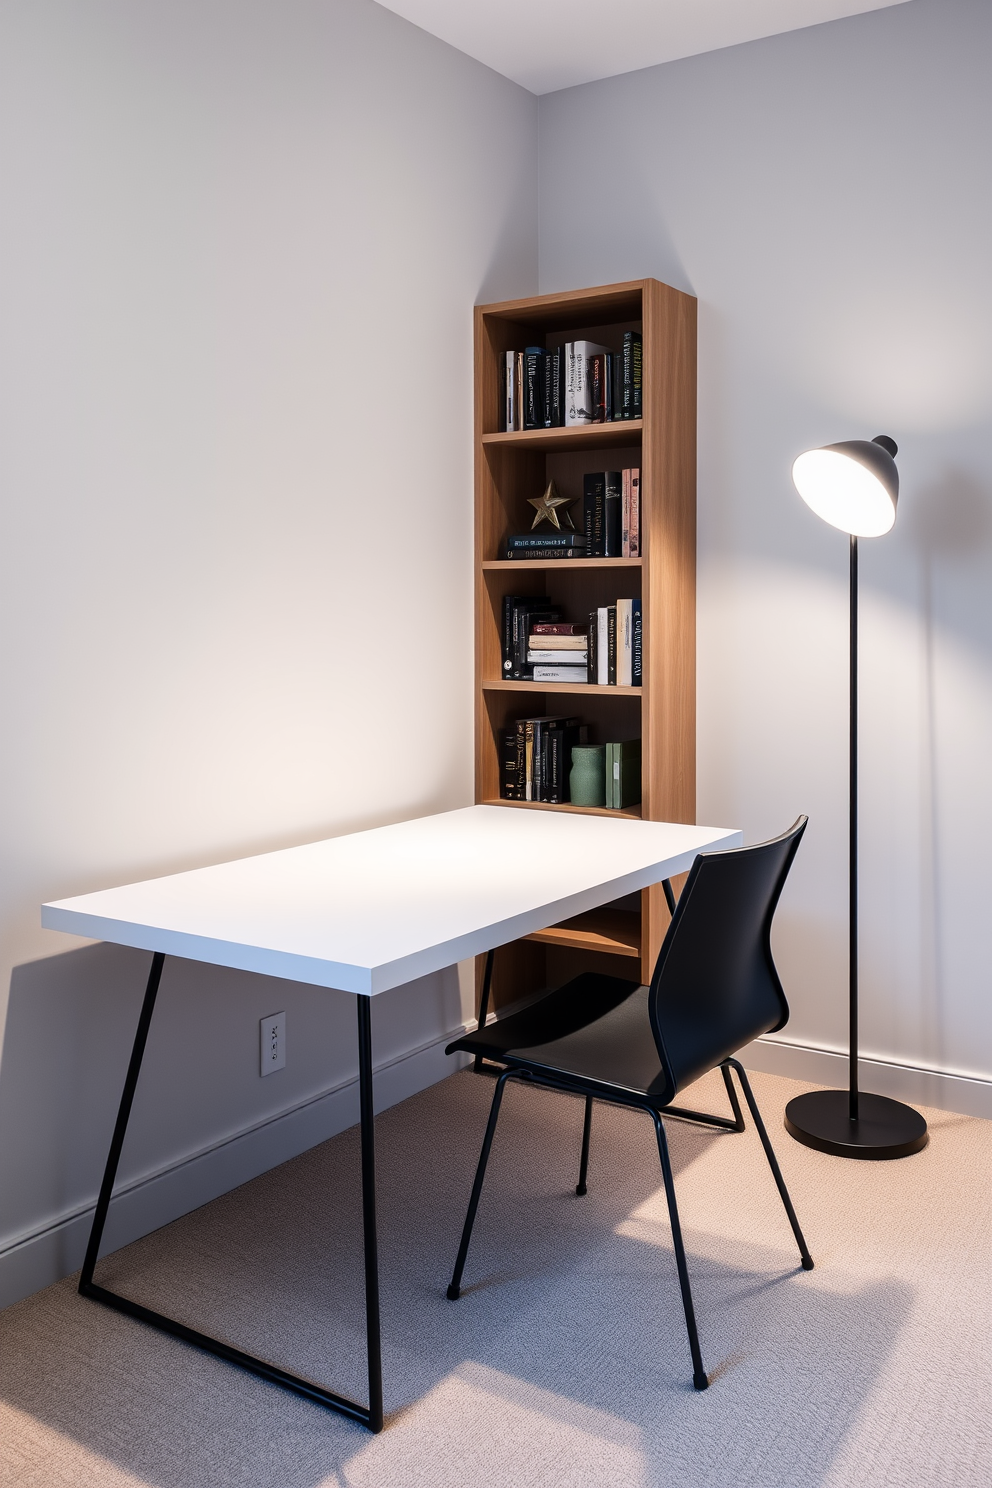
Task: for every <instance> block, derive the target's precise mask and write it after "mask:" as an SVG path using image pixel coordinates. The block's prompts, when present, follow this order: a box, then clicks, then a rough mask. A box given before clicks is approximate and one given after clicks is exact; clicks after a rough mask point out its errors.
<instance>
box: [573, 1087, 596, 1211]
mask: <svg viewBox="0 0 992 1488" xmlns="http://www.w3.org/2000/svg"><path fill="white" fill-rule="evenodd" d="M591 1131H592V1096H591V1095H587V1096H586V1110H585V1115H584V1116H583V1118H582V1156H581V1157H580V1158H579V1181H578V1183H577V1184H576V1185H575V1192H576V1193H577V1194H578V1196H579V1198H580V1199H581V1197H582V1195H583V1194H584V1193H586V1192H587V1190H586V1175H587V1173H588V1171H589V1134H590V1132H591Z"/></svg>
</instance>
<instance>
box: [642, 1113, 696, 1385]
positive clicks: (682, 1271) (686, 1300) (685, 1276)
mask: <svg viewBox="0 0 992 1488" xmlns="http://www.w3.org/2000/svg"><path fill="white" fill-rule="evenodd" d="M651 1115H652V1116H653V1117H654V1127H655V1131H656V1132H657V1135H658V1155H659V1157H660V1158H661V1172H662V1176H663V1177H664V1180H665V1196H666V1198H667V1199H668V1215H669V1219H670V1220H671V1224H672V1243H673V1245H674V1246H675V1265H676V1268H677V1269H678V1273H679V1286H680V1288H681V1290H682V1307H683V1309H684V1311H685V1326H686V1332H687V1333H688V1335H689V1352H690V1354H691V1355H692V1383H693V1385H694V1386H695V1388H696V1389H697V1390H705V1389H706V1388H707V1387H708V1385H709V1380H708V1379H707V1378H706V1371H705V1369H704V1368H703V1356H702V1354H701V1353H700V1351H699V1334H698V1333H697V1332H696V1314H695V1310H694V1309H693V1305H692V1290H691V1288H690V1286H689V1268H688V1267H687V1265H686V1263H685V1246H684V1244H683V1243H682V1226H681V1225H680V1224H679V1208H678V1204H677V1203H676V1202H675V1179H674V1178H673V1176H672V1162H671V1158H670V1157H669V1155H668V1139H667V1137H666V1136H665V1127H664V1123H663V1122H662V1119H661V1117H660V1116H659V1115H658V1112H657V1111H652V1112H651Z"/></svg>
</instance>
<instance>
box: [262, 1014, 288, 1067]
mask: <svg viewBox="0 0 992 1488" xmlns="http://www.w3.org/2000/svg"><path fill="white" fill-rule="evenodd" d="M258 1031H259V1035H260V1055H261V1073H262V1074H263V1075H272V1074H275V1072H276V1070H281V1069H285V1068H286V1014H285V1013H273V1014H272V1016H271V1018H263V1019H262V1021H261V1022H260V1023H259V1025H258Z"/></svg>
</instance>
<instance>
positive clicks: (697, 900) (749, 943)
mask: <svg viewBox="0 0 992 1488" xmlns="http://www.w3.org/2000/svg"><path fill="white" fill-rule="evenodd" d="M806 821H807V818H806V817H805V816H801V817H800V818H799V820H798V821H797V822H796V824H795V826H793V827H790V829H789V831H788V832H785V833H783V835H782V836H781V837H775V838H773V839H772V841H771V842H760V843H758V844H757V845H756V846H754V847H739V848H731V849H729V850H728V851H726V852H708V853H700V854H699V856H698V857H697V858H696V861H695V862H694V863H693V865H692V867H691V869H690V870H689V876H688V878H687V879H686V882H685V887H684V888H683V890H682V893H681V894H680V896H679V901H678V904H677V905H676V906H675V913H674V915H673V916H672V921H671V924H670V925H669V927H668V933H667V935H666V936H665V939H664V942H663V944H662V947H661V952H660V954H659V956H658V963H657V965H656V966H655V969H654V976H653V977H652V978H651V989H650V993H649V996H648V1010H649V1013H650V1018H651V1027H652V1029H653V1031H654V1036H655V1041H656V1042H657V1045H658V1053H659V1054H660V1056H661V1066H662V1071H663V1073H664V1076H665V1082H666V1099H668V1100H671V1099H673V1097H674V1096H675V1094H676V1092H677V1091H678V1090H680V1089H682V1088H683V1086H685V1085H688V1084H690V1083H691V1082H692V1081H693V1080H695V1079H698V1077H699V1076H700V1075H701V1074H704V1073H705V1072H706V1071H707V1070H710V1069H714V1068H715V1067H716V1066H717V1065H718V1064H720V1063H721V1062H722V1061H723V1060H724V1059H726V1058H727V1057H728V1056H729V1055H731V1054H733V1053H734V1052H735V1051H736V1050H737V1049H740V1048H742V1047H743V1045H744V1044H746V1043H749V1042H750V1040H751V1039H753V1038H757V1037H758V1035H759V1034H762V1033H770V1032H771V1031H772V1030H773V1029H777V1028H781V1027H783V1025H784V1024H785V1023H786V1022H787V1020H788V1017H789V1004H788V1003H787V1002H786V1000H785V993H784V991H783V990H782V983H781V982H780V981H779V977H778V972H777V971H776V970H775V963H774V961H773V960H772V946H771V929H772V918H773V916H774V914H775V909H776V906H777V905H778V901H779V895H780V894H781V892H782V887H783V885H784V883H785V880H786V878H787V877H788V873H789V869H790V868H791V867H792V860H793V858H794V857H795V855H796V851H797V849H798V847H799V841H800V838H801V837H802V835H803V832H804V831H805V830H806ZM669 1087H670V1088H669Z"/></svg>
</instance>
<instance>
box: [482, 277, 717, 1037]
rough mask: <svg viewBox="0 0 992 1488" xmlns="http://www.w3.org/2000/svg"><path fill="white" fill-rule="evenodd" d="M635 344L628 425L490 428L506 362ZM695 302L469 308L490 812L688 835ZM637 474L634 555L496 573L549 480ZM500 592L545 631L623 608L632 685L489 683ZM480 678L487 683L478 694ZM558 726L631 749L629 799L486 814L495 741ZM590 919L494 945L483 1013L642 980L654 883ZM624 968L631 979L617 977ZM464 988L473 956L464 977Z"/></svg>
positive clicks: (496, 672) (647, 966)
mask: <svg viewBox="0 0 992 1488" xmlns="http://www.w3.org/2000/svg"><path fill="white" fill-rule="evenodd" d="M627 331H639V332H640V334H641V348H642V368H643V400H642V408H643V417H642V418H641V419H636V420H634V419H629V420H620V421H617V422H615V423H603V424H592V425H587V426H585V427H582V428H565V429H527V430H520V431H514V432H511V433H505V432H503V431H502V429H501V418H502V414H503V399H502V396H501V387H500V382H501V371H502V370H503V369H505V365H506V352H508V351H520V350H522V349H523V348H524V347H527V346H533V345H540V346H544V347H546V348H548V349H551V348H552V347H554V346H559V345H562V344H564V343H565V342H567V341H572V340H588V341H591V342H594V343H597V344H599V345H602V346H605V347H607V348H608V349H610V350H611V351H614V352H616V351H617V350H618V349H619V348H622V345H623V337H624V334H625V333H626V332H627ZM695 462H696V302H695V300H694V299H693V298H692V297H691V296H689V295H686V294H683V293H681V292H680V291H679V290H676V289H672V288H670V287H669V286H668V285H665V284H661V283H660V282H659V281H658V280H656V279H639V280H635V281H632V282H630V283H626V284H612V285H605V286H600V287H598V288H593V289H587V290H579V291H576V292H573V293H569V294H554V295H538V296H535V297H533V298H531V299H526V300H512V301H503V302H502V303H500V304H495V305H479V306H477V307H476V310H475V578H476V583H475V675H476V679H477V680H476V688H475V710H476V711H475V718H476V749H475V774H476V800H477V801H485V802H488V803H491V804H497V803H498V804H499V805H502V806H505V807H507V808H508V809H511V810H512V809H521V808H522V809H524V810H528V811H583V812H586V813H588V814H592V815H602V816H625V817H628V818H631V819H635V820H636V819H638V818H642V817H643V818H644V819H645V820H648V821H682V822H693V821H695V815H696V784H695V755H696V735H695V692H696V676H695V647H696V642H695V603H696V601H695V582H696V574H695V553H696V463H695ZM631 465H635V466H638V467H639V469H640V473H641V474H640V490H641V553H642V556H641V557H640V558H581V559H573V560H571V561H569V562H562V561H561V560H560V559H554V558H551V559H542V558H531V559H506V558H504V557H503V556H502V555H503V554H504V553H505V552H506V542H507V538H508V537H509V536H510V535H511V534H513V533H517V532H524V531H526V530H528V529H529V528H530V526H531V522H532V520H533V508H532V507H530V506H529V505H528V501H529V500H531V499H532V498H536V497H539V496H540V495H541V494H542V492H543V491H544V489H545V487H546V485H547V483H548V482H549V481H550V480H554V481H555V482H556V484H557V485H558V487H559V489H560V491H561V492H562V494H563V495H565V496H573V495H574V496H581V492H582V489H583V478H584V474H585V473H587V472H589V471H597V470H606V469H620V468H621V467H624V468H626V467H628V466H631ZM508 595H515V596H516V595H519V596H531V595H532V596H534V597H540V596H544V595H547V596H548V599H549V601H550V603H551V604H553V605H556V606H558V607H560V610H561V612H562V614H563V618H564V619H566V620H571V621H578V622H584V621H585V620H586V618H587V617H588V615H589V614H590V613H591V612H592V611H593V610H596V609H598V608H601V607H603V606H609V605H614V604H616V603H617V602H618V601H619V600H620V599H639V600H640V605H641V618H642V627H643V641H644V646H643V657H644V665H643V674H642V686H640V687H602V686H598V685H596V684H594V683H574V684H573V683H569V682H533V681H509V680H504V679H503V677H502V660H503V658H502V610H503V601H504V597H505V596H508ZM490 679H492V680H490ZM555 712H557V713H559V714H562V713H567V714H568V716H575V717H579V718H581V720H582V721H583V722H584V723H585V724H587V725H588V728H589V737H590V742H592V743H607V742H617V741H620V742H627V741H630V740H634V739H638V738H640V740H641V758H642V764H641V800H640V803H639V804H637V805H635V806H631V807H628V808H626V809H625V810H623V811H615V810H611V809H609V808H606V807H574V806H572V805H571V804H569V803H566V804H563V805H552V804H550V803H547V802H540V801H508V800H500V788H501V787H500V775H501V763H502V762H501V741H502V734H503V731H504V730H506V729H509V728H512V726H513V725H514V724H515V722H516V721H517V720H518V719H520V718H530V717H533V716H534V715H536V714H545V713H547V714H553V713H555ZM637 904H638V897H634V898H632V899H630V900H624V901H622V902H619V901H618V903H616V904H613V905H604V906H602V908H601V909H599V910H596V911H595V912H592V911H591V912H590V914H589V915H587V916H579V917H578V919H577V920H576V921H570V922H568V923H567V924H563V925H556V926H552V927H551V928H550V929H549V930H544V931H541V932H539V933H538V934H537V935H535V936H529V937H527V938H526V939H523V940H519V941H514V942H513V943H512V944H510V945H508V946H504V947H501V948H500V951H499V953H498V954H497V957H496V968H495V974H494V982H493V998H494V1001H493V1006H495V1007H496V1008H498V1007H500V1006H501V1005H502V1004H503V1003H506V1002H512V1001H516V1000H517V999H519V998H520V997H521V996H526V995H527V994H528V992H530V991H532V990H533V991H536V990H537V989H538V988H540V987H542V986H549V985H550V986H555V985H560V984H561V983H562V982H563V981H565V980H567V979H568V977H570V976H574V975H575V974H576V973H577V972H579V971H582V970H598V969H601V970H610V969H613V970H614V971H615V974H617V975H626V976H633V975H639V976H640V979H641V980H642V981H647V980H649V978H650V975H651V972H652V970H653V967H654V962H655V960H656V959H657V955H658V950H659V948H660V946H661V941H662V937H663V935H664V931H665V929H666V927H667V925H668V910H667V908H666V905H665V899H664V894H663V892H662V889H661V886H660V885H656V886H655V887H653V888H651V889H647V890H645V891H644V892H643V893H642V894H640V896H639V904H640V909H639V912H638V910H637V907H636V906H637ZM635 968H636V970H635ZM479 975H480V977H481V960H480V963H479Z"/></svg>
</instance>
